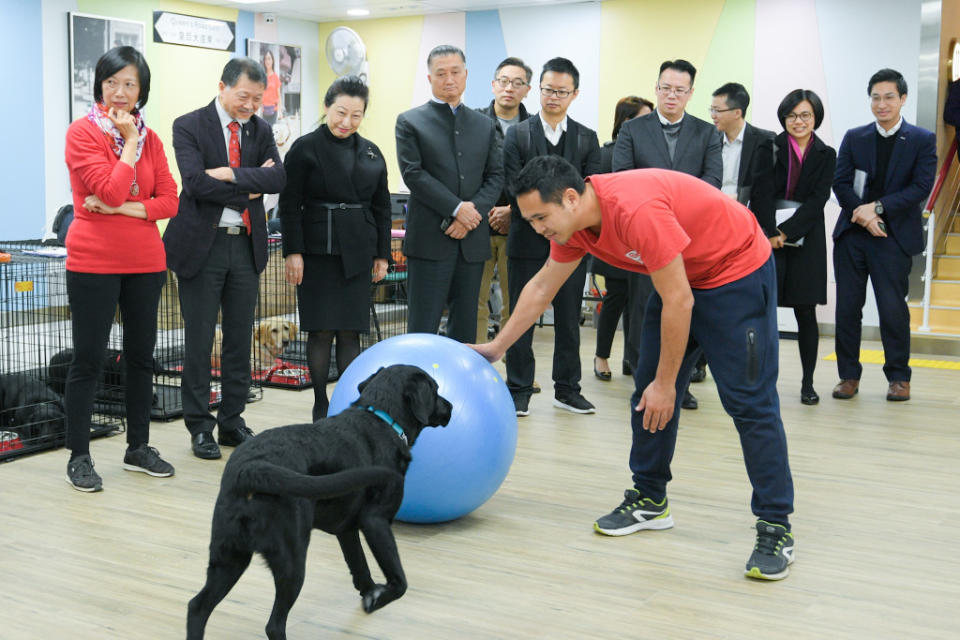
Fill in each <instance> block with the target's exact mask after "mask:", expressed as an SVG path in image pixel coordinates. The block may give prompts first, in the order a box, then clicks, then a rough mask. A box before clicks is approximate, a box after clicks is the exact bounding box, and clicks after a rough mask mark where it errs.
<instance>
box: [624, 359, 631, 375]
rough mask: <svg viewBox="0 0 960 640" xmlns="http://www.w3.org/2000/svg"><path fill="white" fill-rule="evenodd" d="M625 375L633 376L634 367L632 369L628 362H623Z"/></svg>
mask: <svg viewBox="0 0 960 640" xmlns="http://www.w3.org/2000/svg"><path fill="white" fill-rule="evenodd" d="M623 375H625V376H632V375H633V367H631V366H630V363H629V362H627V361H626V360H624V361H623Z"/></svg>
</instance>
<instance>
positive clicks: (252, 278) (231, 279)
mask: <svg viewBox="0 0 960 640" xmlns="http://www.w3.org/2000/svg"><path fill="white" fill-rule="evenodd" d="M259 283H260V275H259V274H258V273H257V270H256V268H255V267H254V262H253V245H252V244H251V242H250V237H249V236H247V235H246V234H243V233H241V234H239V235H228V234H227V232H226V231H225V230H223V229H221V230H219V231H217V236H216V238H215V239H214V241H213V246H212V247H211V248H210V255H209V256H207V261H206V263H205V264H204V265H203V267H202V268H201V269H200V272H199V273H198V274H197V275H196V276H194V277H192V278H181V279H180V283H179V284H180V287H179V288H180V308H181V310H182V313H183V328H184V350H185V355H184V360H183V377H182V378H181V381H180V388H181V390H182V392H183V421H184V422H185V423H186V425H187V429H188V430H189V431H190V434H191V435H196V434H198V433H200V432H201V431H213V427H214V426H218V427H219V428H220V430H221V431H229V430H231V429H237V428H239V427H241V426H245V424H244V421H243V418H242V417H241V415H240V414H242V413H243V410H244V407H245V406H246V404H247V396H248V394H249V393H250V338H251V335H252V331H253V317H254V314H255V312H256V307H257V294H258V290H259ZM218 312H222V325H221V329H222V332H223V347H222V357H221V359H220V379H221V389H222V397H221V400H220V409H219V410H218V412H217V417H216V418H214V417H213V415H212V414H211V413H210V352H211V351H212V349H213V337H214V332H215V331H216V328H217V314H218Z"/></svg>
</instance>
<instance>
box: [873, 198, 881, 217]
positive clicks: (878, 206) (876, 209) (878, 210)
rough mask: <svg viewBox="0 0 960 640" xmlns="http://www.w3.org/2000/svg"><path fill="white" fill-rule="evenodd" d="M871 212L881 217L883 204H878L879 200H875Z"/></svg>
mask: <svg viewBox="0 0 960 640" xmlns="http://www.w3.org/2000/svg"><path fill="white" fill-rule="evenodd" d="M873 212H874V213H876V214H877V215H878V216H882V215H883V203H882V202H880V201H879V200H877V201H876V202H874V203H873Z"/></svg>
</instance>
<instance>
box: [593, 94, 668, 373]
mask: <svg viewBox="0 0 960 640" xmlns="http://www.w3.org/2000/svg"><path fill="white" fill-rule="evenodd" d="M652 111H653V103H652V102H650V101H649V100H644V99H643V98H639V97H637V96H627V97H626V98H620V100H619V101H617V107H616V110H615V111H614V113H613V139H612V140H611V141H610V142H607V143H606V144H604V145H603V147H602V148H601V149H600V173H611V172H612V171H613V169H612V165H613V145H614V144H615V143H616V141H617V134H618V133H620V127H622V126H623V123H624V122H626V121H627V120H632V119H634V118H636V117H638V116H643V115H646V114H648V113H651V112H652ZM590 260H591V262H590V271H591V272H592V273H593V274H594V275H597V276H603V279H604V286H605V287H606V290H607V292H606V293H605V294H604V296H603V304H601V305H600V311H599V312H598V313H597V316H598V317H597V349H596V351H595V354H596V355H594V356H593V375H595V376H597V377H598V378H600V379H601V380H603V381H608V380H610V379H611V378H612V377H613V373H612V372H611V371H610V362H609V358H610V349H611V348H612V347H613V336H614V334H616V332H617V324H618V323H619V322H620V316H621V315H623V373H624V374H625V375H629V374H630V373H632V372H633V364H634V363H635V362H636V359H637V358H636V354H635V353H634V354H632V355H631V353H630V341H629V340H628V339H627V324H628V321H627V317H628V313H629V312H628V310H627V307H628V304H629V300H628V298H627V275H628V274H627V272H626V271H624V270H623V269H618V268H617V267H611V266H610V265H609V264H607V263H606V262H604V261H602V260H599V259H598V258H595V257H593V256H591V258H590Z"/></svg>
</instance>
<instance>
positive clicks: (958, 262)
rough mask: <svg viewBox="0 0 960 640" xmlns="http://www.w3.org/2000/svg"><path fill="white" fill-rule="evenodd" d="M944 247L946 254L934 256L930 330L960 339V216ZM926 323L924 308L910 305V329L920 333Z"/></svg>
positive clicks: (947, 235)
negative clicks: (919, 329) (959, 337)
mask: <svg viewBox="0 0 960 640" xmlns="http://www.w3.org/2000/svg"><path fill="white" fill-rule="evenodd" d="M944 240H945V241H942V242H939V243H937V244H939V245H941V248H942V249H943V252H942V253H935V254H934V256H933V274H934V275H933V280H932V281H931V283H930V331H931V333H934V334H945V335H951V336H960V216H954V219H953V224H952V225H951V228H950V229H949V230H948V231H947V234H946V236H945V238H944ZM922 321H923V306H922V305H921V304H920V303H917V304H915V305H914V304H911V306H910V328H911V330H913V331H916V330H917V328H918V327H919V326H920V323H921V322H922Z"/></svg>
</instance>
